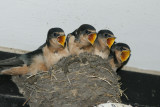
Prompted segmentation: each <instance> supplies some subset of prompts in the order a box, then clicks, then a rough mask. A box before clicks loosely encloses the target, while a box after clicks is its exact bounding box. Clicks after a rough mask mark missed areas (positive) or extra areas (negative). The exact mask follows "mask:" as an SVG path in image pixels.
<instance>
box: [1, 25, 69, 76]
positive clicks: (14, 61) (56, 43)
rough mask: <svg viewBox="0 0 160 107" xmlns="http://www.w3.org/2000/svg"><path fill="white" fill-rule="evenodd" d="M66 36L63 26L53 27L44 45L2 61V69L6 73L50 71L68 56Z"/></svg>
mask: <svg viewBox="0 0 160 107" xmlns="http://www.w3.org/2000/svg"><path fill="white" fill-rule="evenodd" d="M65 41H66V36H65V33H64V31H63V30H62V29H61V28H51V29H50V30H49V31H48V35H47V40H46V43H45V44H44V46H43V47H42V48H40V49H37V50H35V51H32V52H29V53H26V54H22V55H19V56H16V57H13V58H9V59H5V60H1V61H0V68H7V69H3V70H2V71H0V74H6V75H24V74H31V75H34V74H36V73H37V72H38V71H48V70H50V68H51V67H52V65H54V64H56V63H57V62H58V61H59V60H60V59H61V58H62V57H65V56H68V55H69V51H68V49H67V45H66V42H65Z"/></svg>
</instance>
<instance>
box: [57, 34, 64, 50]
mask: <svg viewBox="0 0 160 107" xmlns="http://www.w3.org/2000/svg"><path fill="white" fill-rule="evenodd" d="M57 41H58V42H59V43H60V44H61V45H62V46H63V47H64V44H65V42H66V36H65V35H64V36H58V37H57Z"/></svg>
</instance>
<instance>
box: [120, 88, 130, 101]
mask: <svg viewBox="0 0 160 107" xmlns="http://www.w3.org/2000/svg"><path fill="white" fill-rule="evenodd" d="M126 90H127V89H125V90H120V89H119V91H120V94H121V96H122V95H124V96H125V97H126V99H127V100H129V98H128V96H127V95H126V94H125V93H124V91H126Z"/></svg>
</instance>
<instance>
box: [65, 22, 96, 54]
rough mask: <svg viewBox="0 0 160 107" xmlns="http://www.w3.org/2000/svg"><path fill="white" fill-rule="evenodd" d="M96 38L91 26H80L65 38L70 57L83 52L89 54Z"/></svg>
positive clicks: (94, 30)
mask: <svg viewBox="0 0 160 107" xmlns="http://www.w3.org/2000/svg"><path fill="white" fill-rule="evenodd" d="M96 38H97V34H96V29H95V28H94V27H93V26H92V25H89V24H83V25H81V26H80V27H79V28H78V29H76V30H75V31H74V32H73V33H71V34H69V35H68V37H67V41H68V49H69V52H70V53H71V54H72V55H79V54H80V53H83V52H88V53H91V52H92V51H93V44H94V42H95V40H96Z"/></svg>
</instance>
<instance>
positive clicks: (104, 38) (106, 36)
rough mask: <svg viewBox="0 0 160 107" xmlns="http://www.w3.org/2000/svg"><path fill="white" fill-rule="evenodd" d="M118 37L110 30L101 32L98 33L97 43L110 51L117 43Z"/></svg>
mask: <svg viewBox="0 0 160 107" xmlns="http://www.w3.org/2000/svg"><path fill="white" fill-rule="evenodd" d="M115 39H116V37H115V36H114V34H113V33H112V32H111V31H110V30H100V31H99V32H98V36H97V41H98V42H99V43H101V44H102V45H104V46H107V47H108V48H109V49H110V48H111V47H112V45H113V44H114V42H115Z"/></svg>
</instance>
